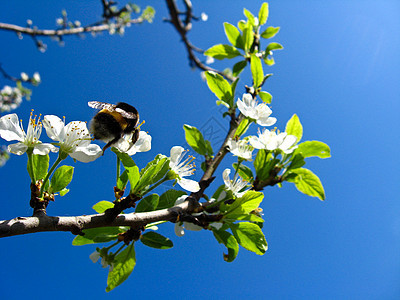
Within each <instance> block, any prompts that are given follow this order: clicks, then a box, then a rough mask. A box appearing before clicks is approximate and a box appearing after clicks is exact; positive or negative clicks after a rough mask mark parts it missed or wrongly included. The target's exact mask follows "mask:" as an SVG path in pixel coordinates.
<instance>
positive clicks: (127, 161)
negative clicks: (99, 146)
mask: <svg viewBox="0 0 400 300" xmlns="http://www.w3.org/2000/svg"><path fill="white" fill-rule="evenodd" d="M111 151H113V152H114V153H115V154H116V155H117V156H118V158H119V159H120V160H121V163H122V165H123V166H124V168H129V167H134V166H136V164H135V162H134V161H133V159H132V157H130V156H129V155H128V154H126V153H124V152H120V151H118V149H117V148H115V147H112V148H111Z"/></svg>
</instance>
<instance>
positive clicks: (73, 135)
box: [43, 115, 103, 162]
mask: <svg viewBox="0 0 400 300" xmlns="http://www.w3.org/2000/svg"><path fill="white" fill-rule="evenodd" d="M43 125H44V128H45V129H46V133H47V135H48V137H49V138H51V139H52V140H53V141H56V142H58V143H59V146H60V151H63V152H64V153H65V154H67V155H69V156H71V157H72V158H73V159H76V160H78V161H81V162H91V161H94V160H95V159H96V158H98V157H100V156H101V155H102V154H103V151H102V150H101V148H100V147H99V145H95V144H91V143H90V142H91V136H90V133H89V130H88V129H87V127H86V123H85V122H82V121H72V122H70V123H68V124H67V125H65V119H64V120H61V119H60V118H59V117H57V116H54V115H47V116H45V117H44V120H43Z"/></svg>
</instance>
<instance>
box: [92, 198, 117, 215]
mask: <svg viewBox="0 0 400 300" xmlns="http://www.w3.org/2000/svg"><path fill="white" fill-rule="evenodd" d="M113 207H114V203H112V202H110V201H105V200H103V201H100V202H97V203H96V204H95V205H93V206H92V208H93V209H94V210H95V211H96V212H97V213H99V214H102V213H103V212H105V211H106V210H107V209H109V208H113Z"/></svg>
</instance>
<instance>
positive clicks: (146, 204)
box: [135, 194, 159, 213]
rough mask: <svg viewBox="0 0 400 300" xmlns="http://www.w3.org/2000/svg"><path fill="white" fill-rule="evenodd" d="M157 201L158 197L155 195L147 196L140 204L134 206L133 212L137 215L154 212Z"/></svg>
mask: <svg viewBox="0 0 400 300" xmlns="http://www.w3.org/2000/svg"><path fill="white" fill-rule="evenodd" d="M158 199H159V197H158V195H157V194H151V195H148V196H147V197H145V198H143V199H142V200H140V202H139V203H138V205H137V206H136V209H135V212H137V213H138V212H146V211H153V210H155V209H156V207H157V205H158Z"/></svg>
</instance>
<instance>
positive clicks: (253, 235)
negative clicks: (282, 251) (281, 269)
mask: <svg viewBox="0 0 400 300" xmlns="http://www.w3.org/2000/svg"><path fill="white" fill-rule="evenodd" d="M229 227H230V228H231V230H232V233H233V235H234V236H235V238H236V240H237V241H238V242H239V244H240V245H241V246H242V247H243V248H245V249H247V250H249V251H252V252H254V253H256V254H258V255H263V254H264V253H265V251H267V249H268V244H267V241H266V240H265V236H264V234H263V232H262V231H261V229H260V227H259V226H258V225H256V224H253V223H249V222H240V223H237V224H229Z"/></svg>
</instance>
